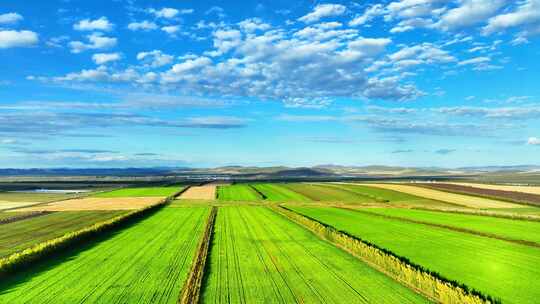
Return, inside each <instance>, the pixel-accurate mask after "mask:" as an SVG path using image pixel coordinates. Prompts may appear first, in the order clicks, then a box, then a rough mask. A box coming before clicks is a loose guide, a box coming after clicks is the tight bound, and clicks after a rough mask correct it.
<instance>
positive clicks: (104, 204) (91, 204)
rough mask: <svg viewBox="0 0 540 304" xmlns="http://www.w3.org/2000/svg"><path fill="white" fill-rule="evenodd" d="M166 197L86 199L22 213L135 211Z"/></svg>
mask: <svg viewBox="0 0 540 304" xmlns="http://www.w3.org/2000/svg"><path fill="white" fill-rule="evenodd" d="M164 198H165V197H164V196H162V197H159V196H149V197H112V198H103V197H85V198H77V199H71V200H64V201H58V202H52V203H46V204H39V205H37V206H31V207H26V208H21V209H20V210H21V211H83V210H135V209H139V208H143V207H147V206H150V205H153V204H155V203H157V202H159V201H160V200H161V199H164Z"/></svg>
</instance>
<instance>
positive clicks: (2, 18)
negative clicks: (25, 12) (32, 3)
mask: <svg viewBox="0 0 540 304" xmlns="http://www.w3.org/2000/svg"><path fill="white" fill-rule="evenodd" d="M21 20H23V16H21V15H19V14H17V13H7V14H2V15H0V24H14V23H17V22H19V21H21Z"/></svg>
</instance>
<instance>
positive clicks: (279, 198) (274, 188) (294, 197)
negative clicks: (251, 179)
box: [252, 183, 312, 203]
mask: <svg viewBox="0 0 540 304" xmlns="http://www.w3.org/2000/svg"><path fill="white" fill-rule="evenodd" d="M252 187H253V188H255V189H257V190H258V191H259V192H261V193H262V194H263V195H264V196H265V197H266V200H268V201H270V202H281V203H285V202H294V203H306V202H311V201H312V200H311V199H310V198H308V197H306V196H304V195H302V194H300V193H298V192H296V191H294V190H291V189H289V188H287V187H285V186H284V184H270V183H264V184H252Z"/></svg>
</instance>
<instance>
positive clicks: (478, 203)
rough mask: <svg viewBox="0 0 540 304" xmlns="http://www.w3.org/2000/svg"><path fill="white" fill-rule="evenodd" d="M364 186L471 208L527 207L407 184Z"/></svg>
mask: <svg viewBox="0 0 540 304" xmlns="http://www.w3.org/2000/svg"><path fill="white" fill-rule="evenodd" d="M362 185H363V186H370V187H379V188H383V189H389V190H394V191H399V192H404V193H408V194H412V195H416V196H421V197H425V198H429V199H433V200H438V201H443V202H448V203H451V204H455V205H460V206H464V207H469V208H477V209H484V208H523V207H526V206H523V205H519V204H513V203H507V202H503V201H498V200H493V199H489V198H482V197H475V196H469V195H463V194H455V193H450V192H444V191H438V190H433V189H428V188H423V187H418V186H413V185H406V184H362Z"/></svg>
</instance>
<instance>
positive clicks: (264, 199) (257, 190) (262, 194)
mask: <svg viewBox="0 0 540 304" xmlns="http://www.w3.org/2000/svg"><path fill="white" fill-rule="evenodd" d="M248 186H249V188H251V190H253V191H255V192H256V193H257V194H258V195H259V196H260V197H261V198H262V200H263V201H266V200H267V199H268V197H266V195H265V194H264V193H262V192H261V191H259V189H257V188H255V187H254V186H253V185H252V184H248Z"/></svg>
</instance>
